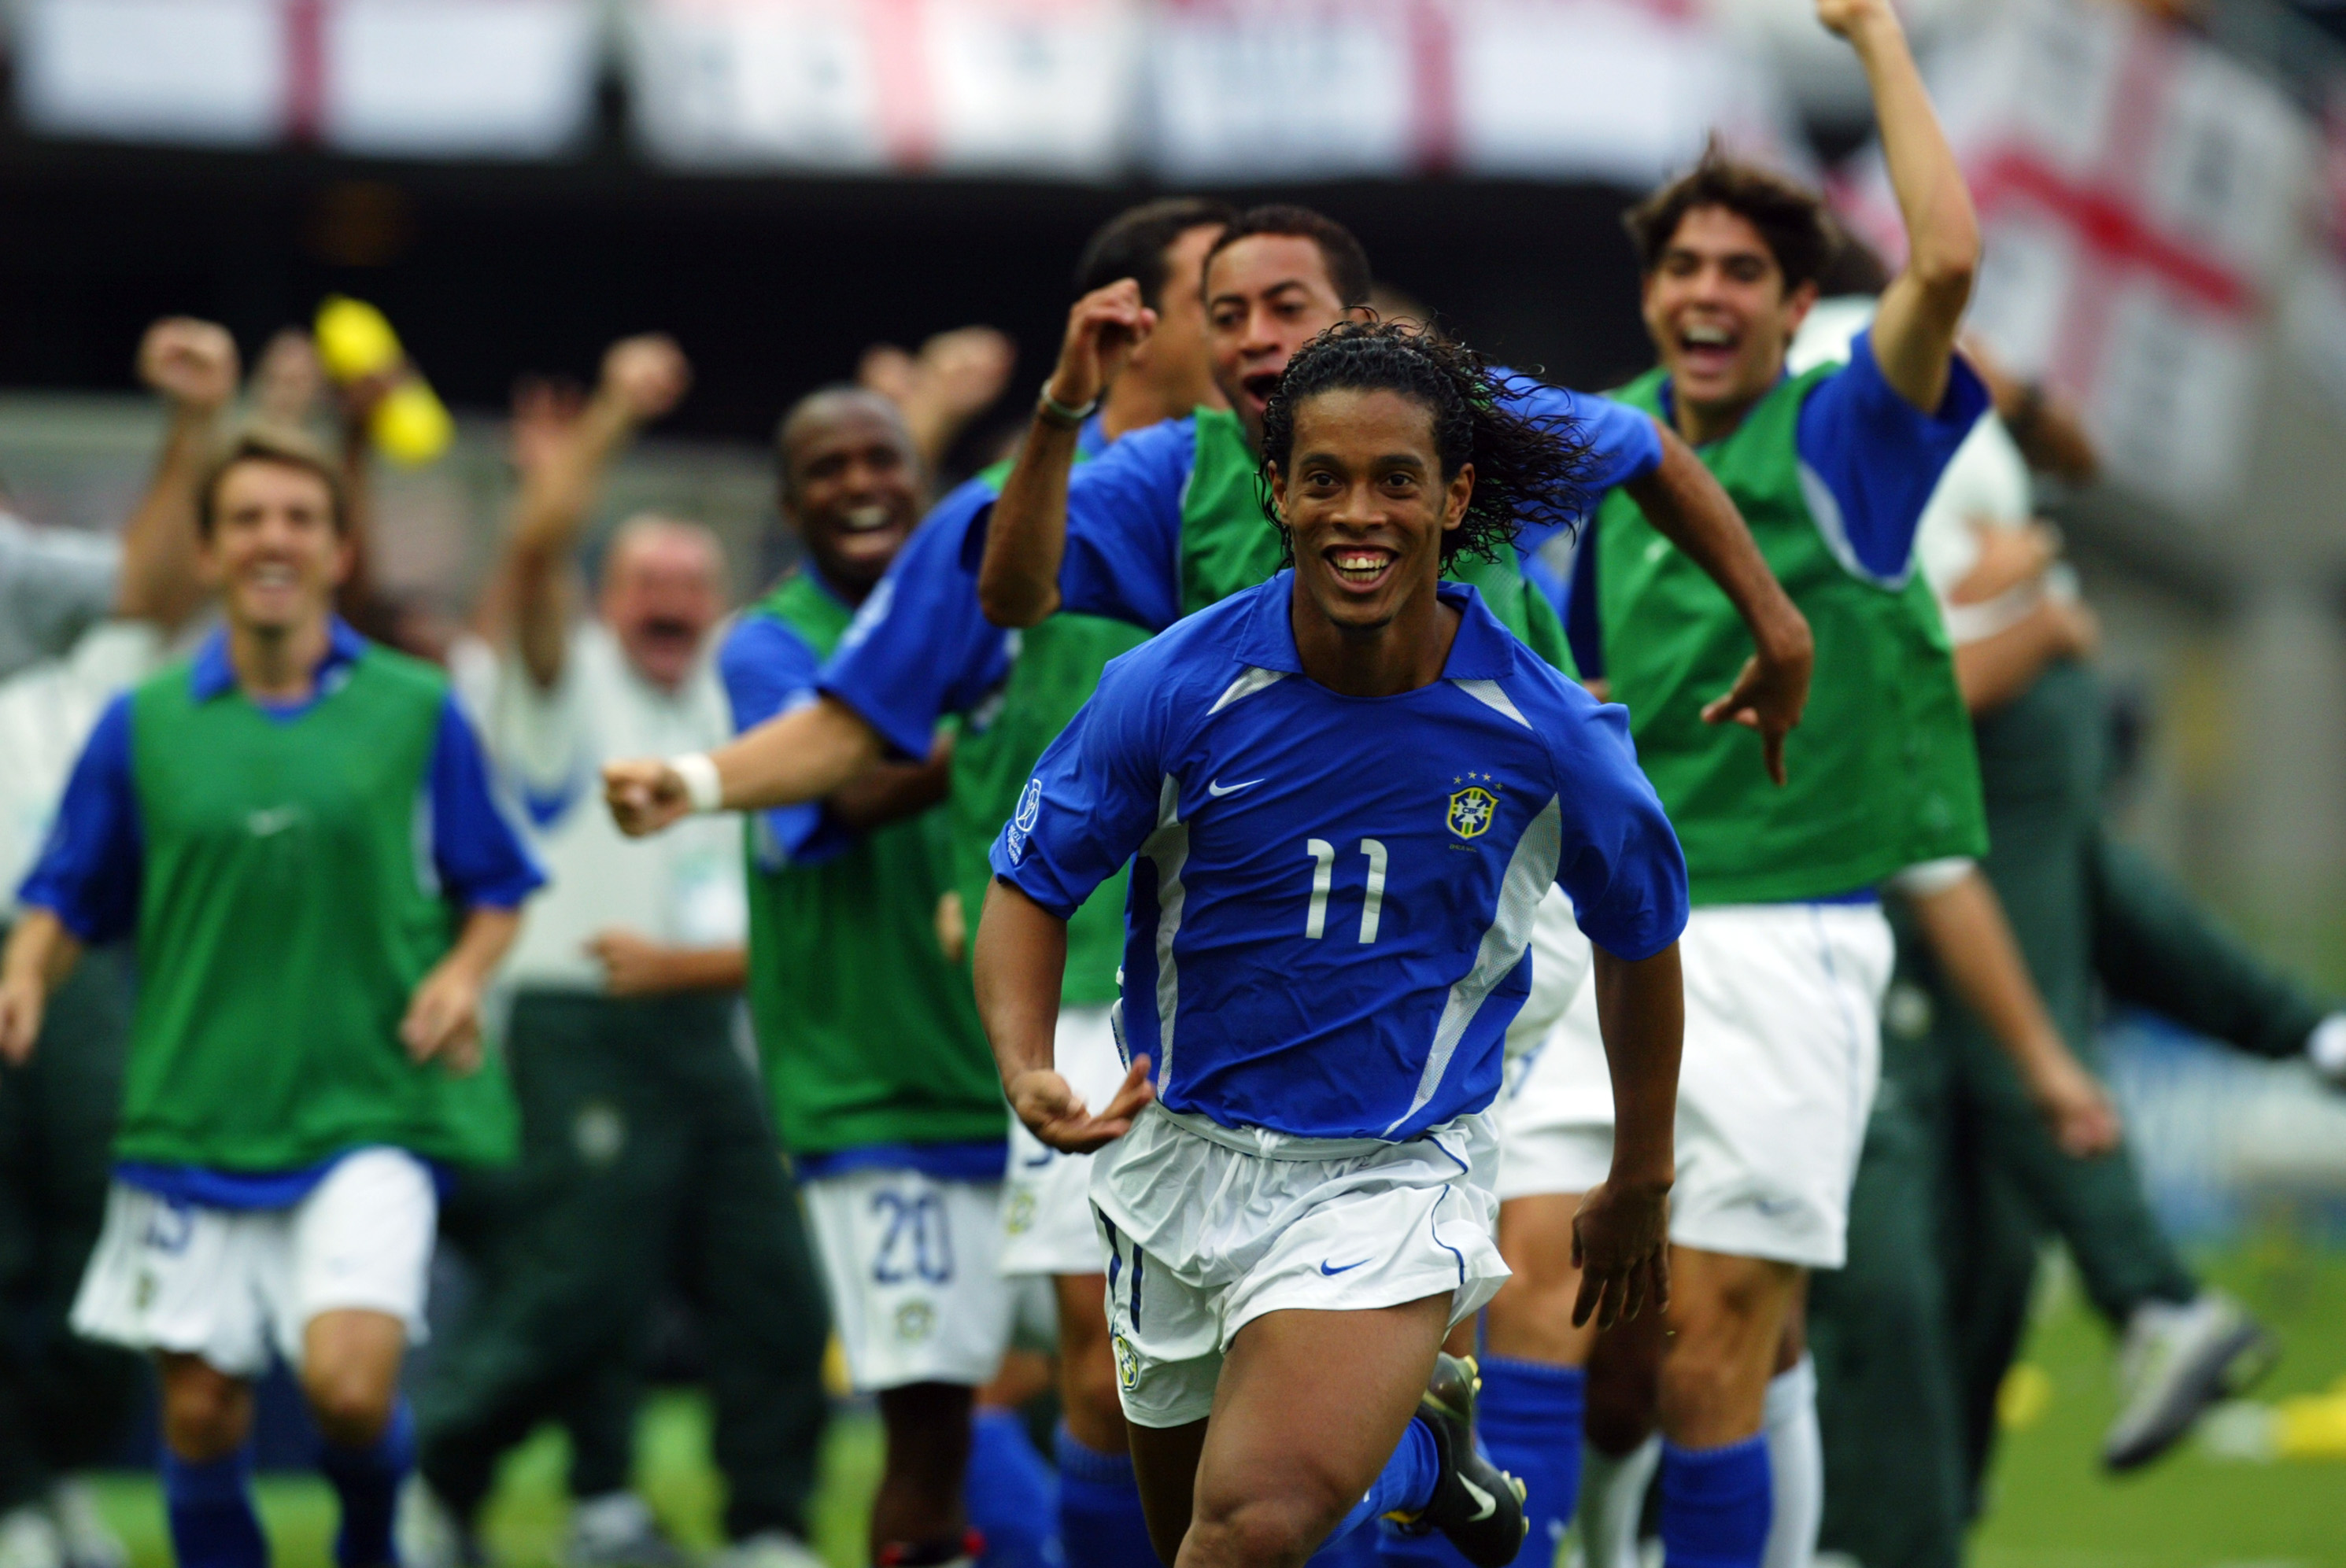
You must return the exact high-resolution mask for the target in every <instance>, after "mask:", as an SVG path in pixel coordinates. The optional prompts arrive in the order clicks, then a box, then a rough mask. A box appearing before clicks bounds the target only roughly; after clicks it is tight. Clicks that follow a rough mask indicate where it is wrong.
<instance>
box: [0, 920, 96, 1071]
mask: <svg viewBox="0 0 2346 1568" xmlns="http://www.w3.org/2000/svg"><path fill="white" fill-rule="evenodd" d="M78 962H81V939H80V938H79V937H76V935H74V933H73V932H69V931H67V930H66V927H65V922H64V921H60V920H58V919H57V917H56V915H55V914H54V913H52V912H51V911H47V910H45V909H28V910H26V911H25V918H24V919H22V920H20V921H17V922H16V926H15V930H13V931H11V932H9V933H8V947H7V951H6V952H5V954H0V1062H7V1063H9V1064H12V1065H15V1066H22V1065H24V1064H25V1063H26V1062H27V1061H29V1060H30V1059H31V1057H32V1054H33V1044H34V1042H36V1041H37V1040H38V1039H40V1037H41V1019H42V1017H43V1015H44V1014H45V1013H46V1012H47V1010H48V1003H49V993H51V992H53V991H55V990H56V988H57V987H58V986H60V985H63V984H64V983H65V982H66V976H67V975H69V974H71V973H72V972H73V968H74V965H75V964H76V963H78Z"/></svg>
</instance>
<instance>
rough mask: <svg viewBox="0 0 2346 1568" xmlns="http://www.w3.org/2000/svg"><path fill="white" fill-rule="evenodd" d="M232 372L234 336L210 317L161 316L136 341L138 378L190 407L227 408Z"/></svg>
mask: <svg viewBox="0 0 2346 1568" xmlns="http://www.w3.org/2000/svg"><path fill="white" fill-rule="evenodd" d="M237 375H238V367H237V358H236V340H235V339H234V338H231V337H230V336H229V335H228V329H227V328H226V327H221V326H215V325H214V324H213V323H211V322H209V321H197V320H196V319H195V318H193V317H191V316H166V317H164V318H163V319H162V320H161V321H158V322H156V323H155V324H154V325H153V326H151V327H149V328H148V329H147V336H146V337H145V338H143V339H142V340H140V341H139V344H138V379H139V380H140V381H142V382H146V383H147V384H148V386H150V387H153V388H154V389H155V390H156V391H157V392H161V393H162V394H163V395H164V396H165V397H167V398H169V399H170V400H171V401H172V402H175V403H177V404H179V406H180V407H181V408H183V409H186V410H188V411H189V412H196V413H210V412H215V411H217V410H219V409H221V408H224V407H226V406H227V405H228V401H229V399H230V398H232V397H234V396H235V395H236V385H237Z"/></svg>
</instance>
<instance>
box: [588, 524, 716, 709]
mask: <svg viewBox="0 0 2346 1568" xmlns="http://www.w3.org/2000/svg"><path fill="white" fill-rule="evenodd" d="M724 575H725V571H724V557H723V555H722V554H721V553H720V552H719V549H718V546H717V540H716V538H715V537H714V536H713V535H710V534H709V531H708V530H707V529H706V528H701V527H698V526H696V525H694V524H689V523H678V522H674V521H672V520H670V519H668V518H666V517H639V518H636V519H633V520H631V521H629V522H628V523H627V524H623V525H622V526H621V527H620V529H619V532H618V533H617V535H615V536H614V537H613V539H612V541H611V553H610V555H609V556H608V557H607V559H606V560H605V561H604V563H603V599H602V604H601V606H600V610H601V614H602V617H603V624H604V625H605V626H607V627H609V628H610V631H611V635H612V636H614V637H616V638H617V639H618V643H619V648H620V651H621V652H623V653H625V654H626V655H627V662H628V663H629V664H631V665H633V666H635V667H636V671H637V674H639V675H641V676H642V677H644V678H645V679H646V680H648V681H650V682H651V683H652V684H654V685H655V686H659V687H668V688H669V689H674V688H675V687H678V686H681V685H682V684H683V683H684V679H685V677H687V676H688V675H690V674H691V673H692V667H693V664H694V661H695V660H697V659H699V657H700V649H701V645H702V644H703V643H704V642H705V641H706V640H707V639H708V636H709V628H710V627H712V626H715V625H716V624H717V621H718V618H719V616H722V615H724V613H725V586H724Z"/></svg>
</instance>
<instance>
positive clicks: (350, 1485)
mask: <svg viewBox="0 0 2346 1568" xmlns="http://www.w3.org/2000/svg"><path fill="white" fill-rule="evenodd" d="M318 1468H319V1469H320V1470H321V1471H324V1472H325V1476H326V1479H327V1480H328V1481H331V1482H332V1483H333V1488H334V1494H335V1495H336V1496H337V1497H339V1498H341V1499H342V1529H341V1530H340V1531H339V1532H336V1533H335V1536H334V1561H335V1562H336V1563H340V1564H342V1568H383V1565H384V1564H388V1563H397V1562H398V1561H399V1554H398V1553H397V1552H396V1551H394V1550H393V1547H392V1543H391V1521H392V1515H393V1512H395V1511H396V1510H397V1508H398V1506H399V1483H400V1482H401V1481H405V1480H406V1479H407V1472H408V1471H411V1470H413V1469H414V1468H415V1412H414V1411H413V1410H409V1409H408V1408H407V1401H406V1400H404V1399H403V1400H400V1401H399V1402H398V1403H397V1404H395V1405H393V1406H392V1408H391V1420H387V1421H385V1422H383V1424H382V1432H381V1433H380V1434H379V1435H378V1436H377V1437H376V1438H375V1440H374V1441H372V1442H371V1443H369V1444H367V1446H366V1447H364V1448H343V1447H342V1446H340V1445H339V1444H336V1443H331V1442H329V1443H321V1444H320V1445H319V1448H318Z"/></svg>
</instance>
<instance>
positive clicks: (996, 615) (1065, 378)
mask: <svg viewBox="0 0 2346 1568" xmlns="http://www.w3.org/2000/svg"><path fill="white" fill-rule="evenodd" d="M1156 325H1157V312H1156V311H1152V310H1149V309H1148V307H1147V306H1145V305H1143V304H1142V303H1141V302H1140V285H1139V284H1138V283H1137V282H1135V281H1134V280H1131V279H1129V278H1127V279H1125V280H1122V281H1121V282H1117V283H1111V284H1109V285H1108V286H1107V288H1105V289H1096V290H1093V291H1092V292H1090V293H1088V294H1086V295H1085V296H1084V297H1083V298H1082V299H1080V300H1076V304H1075V308H1074V309H1073V310H1071V311H1068V312H1067V334H1066V339H1065V341H1063V342H1062V344H1061V345H1060V349H1059V362H1058V364H1057V365H1056V367H1055V368H1054V369H1053V370H1052V372H1051V379H1050V381H1049V382H1047V383H1045V392H1046V394H1047V395H1048V397H1049V398H1050V400H1051V401H1052V402H1056V403H1057V404H1059V405H1060V407H1061V408H1064V409H1081V408H1086V407H1088V406H1090V405H1091V404H1092V403H1093V402H1095V401H1096V400H1097V399H1098V397H1099V396H1100V394H1101V393H1102V392H1105V391H1106V390H1107V384H1108V383H1109V382H1112V381H1114V380H1115V379H1116V374H1117V371H1119V370H1121V369H1123V368H1124V361H1126V360H1127V359H1129V358H1130V357H1131V355H1132V351H1133V348H1134V346H1135V345H1137V343H1138V342H1139V341H1141V340H1142V339H1143V338H1146V337H1147V336H1148V333H1149V331H1150V330H1151V329H1152V328H1154V327H1155V326H1156ZM1078 429H1079V424H1078V422H1076V421H1075V420H1072V419H1067V418H1065V417H1062V416H1061V415H1059V414H1056V413H1054V412H1052V411H1051V408H1050V405H1049V404H1048V403H1038V404H1037V406H1036V408H1035V417H1034V420H1033V422H1032V423H1030V424H1029V425H1028V427H1027V431H1026V439H1025V443H1023V444H1022V445H1021V446H1020V447H1019V449H1018V461H1017V462H1016V463H1015V464H1013V465H1012V467H1011V470H1010V474H1009V477H1008V478H1006V479H1005V480H1004V481H1003V484H1002V494H1001V497H1000V498H999V499H998V500H996V501H995V502H994V520H993V522H992V524H990V525H989V527H988V529H987V531H986V535H985V555H984V560H983V561H982V562H981V563H980V565H979V566H978V574H977V601H978V603H979V605H980V606H983V607H984V610H985V618H986V619H987V620H989V621H992V622H993V623H994V625H995V626H1034V625H1035V623H1037V622H1039V621H1041V620H1042V619H1043V618H1044V617H1045V616H1048V615H1049V614H1050V613H1051V612H1052V611H1054V610H1056V609H1057V608H1058V607H1059V564H1060V562H1061V561H1062V560H1063V559H1065V557H1066V550H1067V473H1068V470H1069V469H1071V468H1073V467H1074V466H1075V461H1076V433H1077V431H1078Z"/></svg>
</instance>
